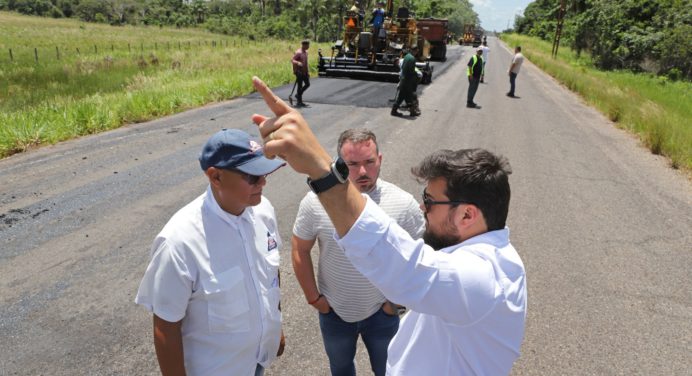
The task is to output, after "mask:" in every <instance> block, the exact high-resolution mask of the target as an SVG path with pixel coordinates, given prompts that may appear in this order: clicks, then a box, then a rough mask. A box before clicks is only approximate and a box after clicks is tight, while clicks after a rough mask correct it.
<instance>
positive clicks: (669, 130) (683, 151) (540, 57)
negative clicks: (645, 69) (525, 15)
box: [502, 34, 692, 172]
mask: <svg viewBox="0 0 692 376" xmlns="http://www.w3.org/2000/svg"><path fill="white" fill-rule="evenodd" d="M502 39H503V40H504V41H505V42H506V43H507V44H508V45H509V46H512V47H513V46H516V45H521V46H522V53H523V54H524V55H525V56H526V57H527V58H528V59H529V60H531V62H532V63H534V64H536V65H537V66H539V67H540V68H541V69H543V70H544V71H545V72H547V73H548V74H550V75H552V76H553V77H555V78H556V79H557V80H559V81H560V82H562V83H563V84H564V85H566V86H567V87H568V88H570V89H571V90H573V91H575V92H577V93H579V94H581V95H582V96H583V97H584V98H585V99H586V100H587V101H588V102H589V103H590V104H591V105H593V106H595V107H596V108H598V109H599V110H600V111H601V112H603V113H604V114H605V115H606V116H608V118H609V119H610V120H612V121H614V122H615V123H616V124H617V125H618V126H619V127H622V128H626V129H628V130H630V131H631V132H633V133H635V134H636V135H638V136H639V138H640V139H641V140H642V142H643V143H644V144H645V145H646V146H647V147H648V148H649V149H650V150H651V151H652V152H653V153H655V154H662V155H665V156H666V157H668V158H669V159H670V161H671V165H672V166H673V167H674V168H682V169H685V170H686V171H688V172H689V171H692V83H689V82H672V81H669V80H667V79H665V78H660V77H655V76H652V75H649V74H634V73H630V72H603V71H599V70H597V69H595V68H593V67H592V64H591V61H590V60H589V58H588V57H587V56H582V57H577V56H576V54H575V53H574V52H573V51H571V50H570V49H569V48H567V47H561V48H560V49H559V54H558V58H557V59H553V58H552V57H551V49H552V44H551V43H549V42H545V41H542V40H539V39H536V38H530V37H526V36H520V35H516V34H506V35H502Z"/></svg>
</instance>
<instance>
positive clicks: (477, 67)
mask: <svg viewBox="0 0 692 376" xmlns="http://www.w3.org/2000/svg"><path fill="white" fill-rule="evenodd" d="M482 55H483V49H482V48H478V50H477V51H476V54H475V55H473V56H471V59H470V60H469V63H468V64H467V68H466V75H467V76H468V77H469V91H468V93H467V96H466V107H469V108H480V106H478V105H477V104H476V103H475V102H474V101H473V97H475V96H476V91H477V90H478V85H479V84H480V82H481V75H482V74H483V57H482Z"/></svg>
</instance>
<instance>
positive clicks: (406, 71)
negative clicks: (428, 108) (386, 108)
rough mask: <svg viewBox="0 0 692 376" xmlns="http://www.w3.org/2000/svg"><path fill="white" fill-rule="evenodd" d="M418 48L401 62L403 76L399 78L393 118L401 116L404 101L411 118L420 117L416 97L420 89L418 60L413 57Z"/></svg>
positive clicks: (414, 48)
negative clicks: (400, 110) (400, 107)
mask: <svg viewBox="0 0 692 376" xmlns="http://www.w3.org/2000/svg"><path fill="white" fill-rule="evenodd" d="M417 50H418V47H416V46H413V47H412V48H411V49H410V50H409V51H407V52H406V53H405V55H404V58H403V60H402V62H401V74H400V76H399V91H398V92H397V96H396V102H394V106H392V112H391V114H392V116H401V115H402V114H401V113H400V112H399V106H401V103H402V102H403V101H406V104H407V105H408V107H409V112H410V115H411V116H418V115H420V110H419V109H418V98H417V97H416V89H417V87H418V74H417V73H416V58H415V57H414V56H413V55H414V54H415V53H416V51H417Z"/></svg>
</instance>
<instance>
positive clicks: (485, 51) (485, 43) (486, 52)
mask: <svg viewBox="0 0 692 376" xmlns="http://www.w3.org/2000/svg"><path fill="white" fill-rule="evenodd" d="M480 48H482V49H483V73H481V83H483V82H485V66H486V65H487V64H488V55H489V54H490V47H488V41H487V40H486V39H485V37H483V45H481V47H480Z"/></svg>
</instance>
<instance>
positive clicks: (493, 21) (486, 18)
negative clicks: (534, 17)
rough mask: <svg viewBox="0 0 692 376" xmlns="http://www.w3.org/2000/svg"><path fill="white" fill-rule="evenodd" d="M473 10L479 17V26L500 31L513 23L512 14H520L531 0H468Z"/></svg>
mask: <svg viewBox="0 0 692 376" xmlns="http://www.w3.org/2000/svg"><path fill="white" fill-rule="evenodd" d="M470 2H471V4H473V10H475V11H476V13H478V17H479V18H480V19H481V27H483V29H485V30H489V31H493V30H495V31H502V30H505V29H506V28H507V23H508V22H509V27H512V26H513V25H514V16H515V15H517V14H522V13H523V12H524V8H526V6H527V5H528V4H529V3H531V2H532V0H470Z"/></svg>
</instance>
